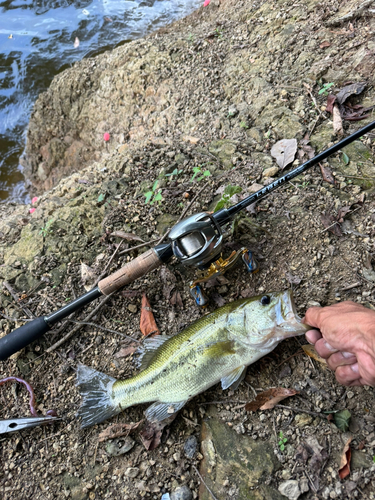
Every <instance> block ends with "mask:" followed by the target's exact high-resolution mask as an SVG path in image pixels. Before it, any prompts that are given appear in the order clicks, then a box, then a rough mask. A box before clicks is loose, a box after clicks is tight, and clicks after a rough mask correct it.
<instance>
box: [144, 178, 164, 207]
mask: <svg viewBox="0 0 375 500" xmlns="http://www.w3.org/2000/svg"><path fill="white" fill-rule="evenodd" d="M158 184H159V181H158V180H156V181H155V182H154V183H153V185H152V188H151V191H147V193H145V203H150V205H153V204H154V203H155V201H159V202H161V200H162V199H163V197H162V195H161V192H160V189H158Z"/></svg>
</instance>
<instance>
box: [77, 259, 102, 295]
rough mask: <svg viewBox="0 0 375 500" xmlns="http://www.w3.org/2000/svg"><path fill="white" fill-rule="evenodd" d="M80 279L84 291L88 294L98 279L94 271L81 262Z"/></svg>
mask: <svg viewBox="0 0 375 500" xmlns="http://www.w3.org/2000/svg"><path fill="white" fill-rule="evenodd" d="M81 279H82V283H83V287H84V289H85V290H86V291H87V292H88V291H89V290H91V289H92V287H93V285H94V283H95V281H96V280H97V279H98V276H97V275H96V273H95V271H94V269H93V268H92V267H90V266H88V265H87V264H85V263H84V262H81Z"/></svg>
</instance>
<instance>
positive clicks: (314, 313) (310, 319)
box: [304, 307, 323, 328]
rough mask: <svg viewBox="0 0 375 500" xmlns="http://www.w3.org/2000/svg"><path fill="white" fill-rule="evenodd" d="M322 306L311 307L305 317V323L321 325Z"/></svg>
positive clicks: (317, 326) (315, 325)
mask: <svg viewBox="0 0 375 500" xmlns="http://www.w3.org/2000/svg"><path fill="white" fill-rule="evenodd" d="M322 309H323V308H322V307H309V308H308V309H307V311H306V314H305V317H304V323H307V324H308V325H310V326H314V327H316V328H319V327H320V314H321V311H322Z"/></svg>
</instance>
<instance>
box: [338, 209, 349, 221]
mask: <svg viewBox="0 0 375 500" xmlns="http://www.w3.org/2000/svg"><path fill="white" fill-rule="evenodd" d="M349 212H350V207H349V206H346V207H341V208H340V209H339V211H338V213H337V222H344V217H345V216H346V214H348V213H349Z"/></svg>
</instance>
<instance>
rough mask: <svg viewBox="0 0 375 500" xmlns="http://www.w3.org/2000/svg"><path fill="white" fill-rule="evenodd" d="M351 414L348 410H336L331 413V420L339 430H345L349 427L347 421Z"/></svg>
mask: <svg viewBox="0 0 375 500" xmlns="http://www.w3.org/2000/svg"><path fill="white" fill-rule="evenodd" d="M351 417H352V415H351V413H350V411H349V410H342V411H338V412H337V413H335V414H334V415H333V421H334V422H335V425H336V427H337V428H338V429H340V431H343V432H345V431H347V430H348V429H349V423H350V419H351Z"/></svg>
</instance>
